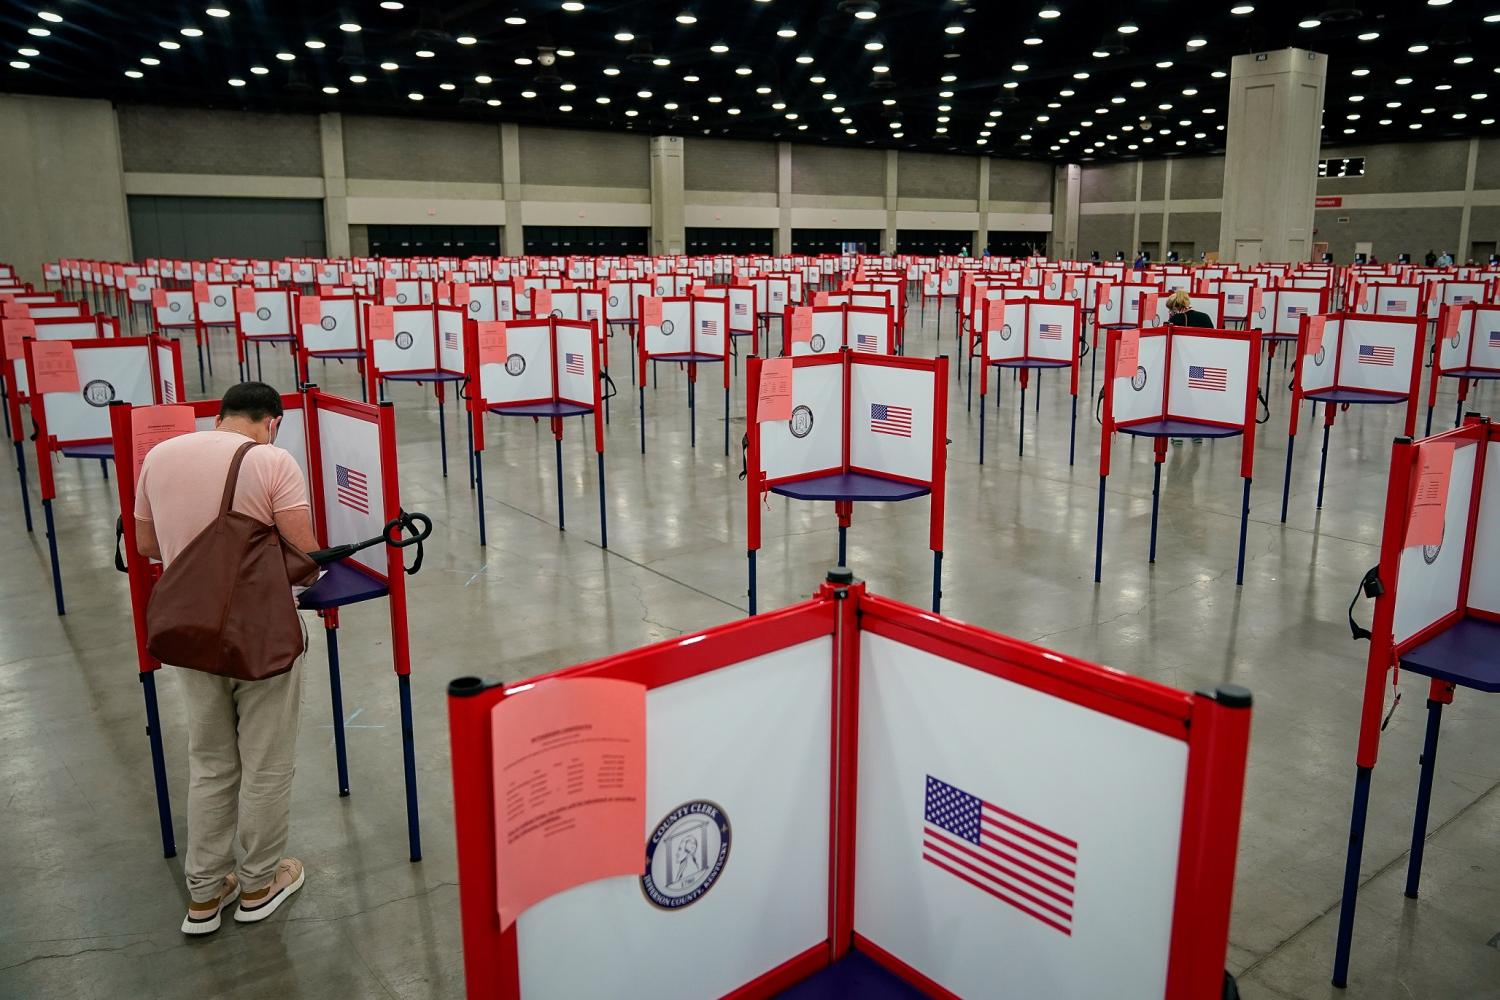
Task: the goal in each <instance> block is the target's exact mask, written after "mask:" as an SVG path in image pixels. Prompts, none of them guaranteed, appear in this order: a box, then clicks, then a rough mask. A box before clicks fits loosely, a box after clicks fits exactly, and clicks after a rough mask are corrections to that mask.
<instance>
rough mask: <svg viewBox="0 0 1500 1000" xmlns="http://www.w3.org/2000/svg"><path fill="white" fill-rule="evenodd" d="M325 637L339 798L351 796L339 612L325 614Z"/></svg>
mask: <svg viewBox="0 0 1500 1000" xmlns="http://www.w3.org/2000/svg"><path fill="white" fill-rule="evenodd" d="M323 635H324V636H325V637H326V638H327V640H328V694H329V699H330V700H331V701H332V703H333V756H334V761H335V762H336V763H337V765H338V774H339V797H340V798H343V797H344V796H346V795H348V794H349V755H348V752H347V748H346V744H345V742H344V686H343V684H342V683H341V682H340V680H339V623H338V612H336V611H333V612H328V611H325V612H323Z"/></svg>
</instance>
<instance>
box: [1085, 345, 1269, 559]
mask: <svg viewBox="0 0 1500 1000" xmlns="http://www.w3.org/2000/svg"><path fill="white" fill-rule="evenodd" d="M1124 335H1125V331H1123V330H1115V329H1112V330H1110V331H1109V334H1108V338H1107V341H1106V344H1107V346H1106V349H1105V354H1106V356H1105V359H1104V405H1103V409H1104V428H1103V431H1102V432H1101V433H1100V435H1099V519H1098V525H1097V527H1096V529H1095V536H1094V582H1095V583H1099V582H1100V579H1101V575H1102V570H1103V565H1104V496H1105V485H1106V483H1107V482H1108V480H1109V469H1110V455H1111V448H1112V445H1113V442H1114V435H1115V432H1117V431H1118V432H1120V433H1122V434H1129V435H1133V436H1139V437H1145V438H1150V439H1151V441H1152V450H1153V458H1154V460H1155V461H1154V466H1153V469H1152V482H1151V544H1150V549H1149V554H1148V561H1149V562H1152V563H1154V562H1156V529H1157V514H1158V511H1159V508H1160V504H1161V467H1162V463H1163V462H1165V461H1166V458H1167V440H1168V439H1169V438H1174V437H1207V438H1227V437H1236V436H1238V437H1240V438H1241V445H1240V476H1241V478H1243V479H1244V481H1245V484H1244V491H1243V493H1242V495H1241V499H1240V546H1239V559H1238V562H1237V563H1236V567H1235V575H1234V582H1235V586H1239V585H1241V584H1243V583H1244V582H1245V537H1246V533H1247V532H1248V531H1249V528H1250V483H1251V480H1252V478H1253V476H1254V472H1255V404H1256V401H1257V398H1258V397H1257V396H1256V384H1255V382H1256V380H1255V375H1256V371H1255V369H1256V361H1258V360H1259V357H1260V349H1261V345H1260V333H1259V332H1258V331H1256V330H1253V329H1252V330H1208V329H1203V328H1201V327H1180V326H1164V327H1157V328H1156V329H1153V330H1141V331H1140V341H1141V342H1142V343H1145V342H1146V341H1148V340H1150V339H1156V338H1165V343H1164V346H1163V349H1162V350H1163V357H1162V361H1161V365H1160V369H1161V371H1160V374H1161V377H1162V380H1163V383H1164V384H1163V386H1162V390H1161V397H1162V404H1161V408H1160V411H1159V412H1155V413H1151V414H1149V415H1146V416H1141V417H1133V418H1130V419H1127V420H1121V421H1116V419H1115V415H1114V402H1115V394H1116V391H1117V389H1118V386H1117V384H1116V382H1117V378H1116V371H1115V366H1116V363H1117V362H1118V353H1119V346H1120V339H1121V338H1122V337H1123V336H1124ZM1179 338H1191V339H1194V340H1197V339H1205V338H1206V339H1208V340H1210V341H1218V342H1223V343H1231V344H1232V343H1241V344H1244V345H1246V346H1247V347H1248V349H1249V354H1248V356H1247V357H1246V358H1245V362H1244V363H1245V365H1246V367H1245V369H1244V371H1243V372H1240V373H1238V374H1240V375H1242V376H1243V380H1244V383H1245V405H1244V410H1243V417H1240V416H1239V414H1238V413H1236V420H1234V421H1227V420H1210V419H1205V418H1202V417H1193V416H1185V415H1183V414H1177V413H1173V412H1172V397H1171V388H1172V381H1171V377H1172V352H1173V345H1174V343H1175V342H1176V341H1177V340H1178V339H1179ZM1144 371H1145V370H1144V369H1141V368H1138V369H1137V374H1136V375H1135V376H1132V378H1131V384H1132V386H1134V385H1135V381H1136V379H1138V378H1142V377H1143V376H1144ZM1120 377H1121V378H1123V377H1124V376H1120ZM1137 388H1139V387H1137Z"/></svg>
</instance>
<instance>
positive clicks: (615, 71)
mask: <svg viewBox="0 0 1500 1000" xmlns="http://www.w3.org/2000/svg"><path fill="white" fill-rule="evenodd" d="M604 75H605V76H619V75H620V70H619V68H618V67H615V66H606V67H604Z"/></svg>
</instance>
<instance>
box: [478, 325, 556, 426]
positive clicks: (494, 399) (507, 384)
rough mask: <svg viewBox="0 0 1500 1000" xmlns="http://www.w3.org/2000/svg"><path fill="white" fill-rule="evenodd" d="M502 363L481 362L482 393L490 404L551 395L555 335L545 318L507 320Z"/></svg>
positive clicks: (549, 397)
mask: <svg viewBox="0 0 1500 1000" xmlns="http://www.w3.org/2000/svg"><path fill="white" fill-rule="evenodd" d="M505 350H506V357H505V361H504V362H503V363H494V362H491V363H488V364H481V365H480V366H479V397H480V398H481V399H483V400H484V401H485V402H486V403H488V404H490V405H492V406H493V405H497V404H501V403H517V402H521V401H523V400H537V399H551V398H552V358H551V350H552V336H551V333H550V331H549V329H548V325H547V321H546V320H528V319H521V320H515V321H513V322H510V323H506V324H505Z"/></svg>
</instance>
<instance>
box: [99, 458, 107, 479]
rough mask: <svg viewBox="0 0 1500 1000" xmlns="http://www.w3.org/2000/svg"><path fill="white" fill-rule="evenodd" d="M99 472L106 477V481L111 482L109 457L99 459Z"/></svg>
mask: <svg viewBox="0 0 1500 1000" xmlns="http://www.w3.org/2000/svg"><path fill="white" fill-rule="evenodd" d="M99 474H100V475H102V476H103V477H104V481H105V482H109V459H107V458H101V459H99Z"/></svg>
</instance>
